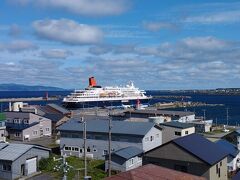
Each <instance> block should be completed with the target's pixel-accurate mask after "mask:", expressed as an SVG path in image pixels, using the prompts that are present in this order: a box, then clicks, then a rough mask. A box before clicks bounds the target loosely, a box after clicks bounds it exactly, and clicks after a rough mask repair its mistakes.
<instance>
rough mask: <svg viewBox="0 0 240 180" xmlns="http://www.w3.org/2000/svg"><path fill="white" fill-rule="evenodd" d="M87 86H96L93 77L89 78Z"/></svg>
mask: <svg viewBox="0 0 240 180" xmlns="http://www.w3.org/2000/svg"><path fill="white" fill-rule="evenodd" d="M89 86H90V87H93V86H97V82H96V80H95V78H94V77H90V78H89Z"/></svg>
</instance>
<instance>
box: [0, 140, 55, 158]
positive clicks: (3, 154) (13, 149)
mask: <svg viewBox="0 0 240 180" xmlns="http://www.w3.org/2000/svg"><path fill="white" fill-rule="evenodd" d="M34 147H35V148H40V149H44V150H48V151H50V149H47V148H44V147H40V146H35V145H29V144H14V143H0V160H7V161H14V160H15V159H17V158H19V157H20V156H21V155H23V154H24V153H26V152H27V151H29V150H30V149H31V148H34Z"/></svg>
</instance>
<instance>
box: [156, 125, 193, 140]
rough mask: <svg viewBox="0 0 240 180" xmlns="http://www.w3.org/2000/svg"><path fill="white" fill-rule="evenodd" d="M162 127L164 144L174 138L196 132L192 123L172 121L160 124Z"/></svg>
mask: <svg viewBox="0 0 240 180" xmlns="http://www.w3.org/2000/svg"><path fill="white" fill-rule="evenodd" d="M160 125H161V127H162V137H163V140H162V141H163V144H164V143H166V142H168V141H171V140H173V139H176V138H179V137H182V136H186V135H189V134H192V133H195V127H194V125H192V124H188V123H181V122H177V121H171V122H166V123H162V124H160Z"/></svg>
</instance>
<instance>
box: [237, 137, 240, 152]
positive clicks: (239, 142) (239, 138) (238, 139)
mask: <svg viewBox="0 0 240 180" xmlns="http://www.w3.org/2000/svg"><path fill="white" fill-rule="evenodd" d="M237 148H238V150H239V151H240V136H237Z"/></svg>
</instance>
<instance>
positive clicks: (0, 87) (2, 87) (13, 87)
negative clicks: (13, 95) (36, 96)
mask: <svg viewBox="0 0 240 180" xmlns="http://www.w3.org/2000/svg"><path fill="white" fill-rule="evenodd" d="M65 90H66V89H62V88H58V87H51V86H28V85H23V84H0V91H65Z"/></svg>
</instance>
